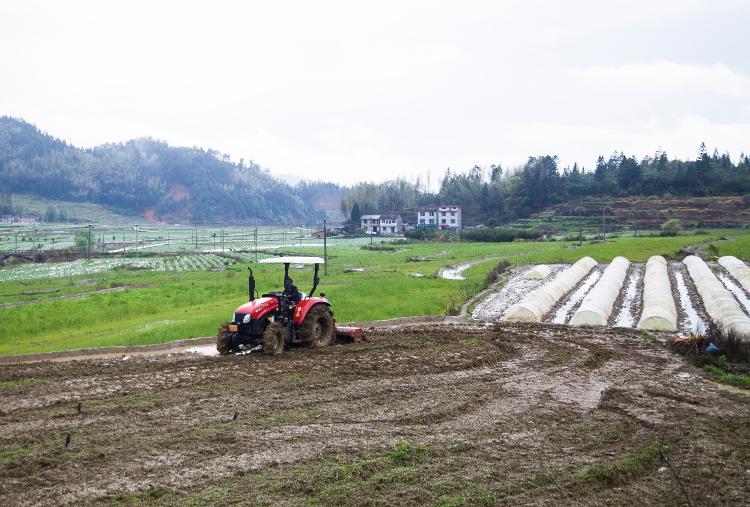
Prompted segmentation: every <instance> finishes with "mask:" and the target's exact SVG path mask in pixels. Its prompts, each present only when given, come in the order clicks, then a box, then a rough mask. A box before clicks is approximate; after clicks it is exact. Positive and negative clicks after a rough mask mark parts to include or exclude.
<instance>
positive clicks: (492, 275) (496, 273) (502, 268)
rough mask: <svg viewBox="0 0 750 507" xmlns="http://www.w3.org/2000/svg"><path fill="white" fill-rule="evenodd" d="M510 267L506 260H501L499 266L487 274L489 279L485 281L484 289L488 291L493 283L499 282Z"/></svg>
mask: <svg viewBox="0 0 750 507" xmlns="http://www.w3.org/2000/svg"><path fill="white" fill-rule="evenodd" d="M509 267H510V262H508V261H506V260H505V259H503V260H501V261H500V262H498V263H497V265H496V266H495V267H494V268H492V271H490V272H489V273H487V277H486V278H485V279H484V288H485V289H486V288H487V287H489V286H490V285H492V284H493V283H495V282H496V281H497V279H498V278H500V275H501V274H503V273H505V272H506V271H508V268H509Z"/></svg>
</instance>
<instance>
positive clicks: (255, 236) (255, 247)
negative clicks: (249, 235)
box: [253, 225, 258, 262]
mask: <svg viewBox="0 0 750 507" xmlns="http://www.w3.org/2000/svg"><path fill="white" fill-rule="evenodd" d="M253 250H254V251H255V262H258V226H257V225H256V226H255V229H253Z"/></svg>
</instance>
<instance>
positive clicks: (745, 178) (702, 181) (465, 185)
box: [341, 144, 750, 225]
mask: <svg viewBox="0 0 750 507" xmlns="http://www.w3.org/2000/svg"><path fill="white" fill-rule="evenodd" d="M748 193H750V157H748V156H746V155H741V156H740V158H739V160H738V162H737V163H733V162H732V160H731V159H730V158H729V155H726V154H722V155H720V154H719V153H718V152H717V151H716V150H714V152H713V154H710V155H709V153H708V151H707V150H706V147H705V145H703V144H702V145H701V146H700V149H699V152H698V157H697V158H696V159H695V160H687V161H686V160H676V159H669V157H668V156H667V154H666V153H664V152H663V151H659V152H657V153H656V155H654V156H653V157H645V158H644V159H643V160H640V161H639V160H637V159H636V158H635V157H632V156H631V157H628V156H626V155H625V154H624V153H614V154H613V155H612V156H610V157H609V159H606V160H605V158H604V157H601V156H600V157H599V158H598V160H597V163H596V167H595V168H594V169H593V170H586V169H585V168H583V167H579V166H578V164H573V166H572V167H564V168H562V169H561V168H560V165H559V161H558V159H557V157H556V156H551V155H543V156H538V157H529V159H528V161H527V162H526V163H525V164H524V165H523V166H521V167H520V168H518V169H516V170H514V171H504V170H503V168H502V167H501V166H500V165H492V166H490V168H489V171H484V170H482V169H481V168H480V167H478V166H474V167H473V168H471V169H470V170H469V171H467V172H465V173H457V172H453V171H451V170H450V169H448V170H447V171H446V173H445V177H444V178H443V180H442V183H441V185H440V190H439V191H438V192H437V193H429V192H425V191H423V190H422V186H421V184H420V182H419V181H416V182H415V183H410V182H406V181H403V180H396V181H390V182H386V183H380V184H373V183H362V184H359V185H355V186H354V187H353V188H351V189H350V190H349V192H348V193H347V195H346V196H345V197H344V199H343V200H342V202H341V206H342V211H343V212H345V213H346V214H347V215H352V212H353V210H354V205H355V204H356V205H357V207H358V212H360V213H363V214H364V213H371V212H387V211H403V210H407V209H409V208H413V207H415V206H419V205H424V204H437V203H446V204H459V205H461V206H462V209H463V221H464V224H466V225H472V224H477V223H483V224H487V225H500V224H503V223H508V222H509V221H513V220H515V219H518V218H526V217H528V216H529V215H531V214H532V213H534V212H537V211H540V210H542V209H544V208H546V207H547V206H550V205H553V204H557V203H560V202H564V201H568V200H571V199H578V198H582V197H593V196H613V197H624V196H631V195H665V194H671V195H675V196H706V195H741V194H748Z"/></svg>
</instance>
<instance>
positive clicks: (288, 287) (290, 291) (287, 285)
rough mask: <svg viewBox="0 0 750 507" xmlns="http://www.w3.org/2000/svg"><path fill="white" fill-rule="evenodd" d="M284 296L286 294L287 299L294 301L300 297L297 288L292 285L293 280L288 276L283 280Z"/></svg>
mask: <svg viewBox="0 0 750 507" xmlns="http://www.w3.org/2000/svg"><path fill="white" fill-rule="evenodd" d="M284 296H286V298H287V299H288V300H289V301H293V302H295V303H296V302H297V301H299V300H300V299H302V295H301V294H300V292H299V289H297V286H296V285H294V281H293V280H292V279H291V278H289V277H287V278H286V279H285V280H284Z"/></svg>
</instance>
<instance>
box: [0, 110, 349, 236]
mask: <svg viewBox="0 0 750 507" xmlns="http://www.w3.org/2000/svg"><path fill="white" fill-rule="evenodd" d="M318 186H320V187H321V188H324V189H325V191H326V193H327V194H328V195H330V193H331V192H334V193H339V194H340V192H341V190H340V189H339V188H338V187H336V186H335V185H334V186H333V187H335V188H333V189H331V188H329V187H330V186H331V185H330V184H317V183H305V184H303V185H300V186H298V187H296V188H295V187H291V186H289V185H288V184H286V183H283V182H281V181H279V180H277V179H275V178H273V177H272V176H271V175H270V174H268V173H267V172H266V171H264V170H262V169H261V168H260V167H259V166H258V165H256V164H253V163H250V164H245V163H244V162H242V161H241V162H240V163H239V164H234V163H231V162H230V161H229V157H228V156H225V155H222V154H221V153H219V152H217V151H215V150H204V149H201V148H178V147H172V146H169V145H167V144H166V143H164V142H162V141H157V140H154V139H150V138H141V139H134V140H132V141H128V142H126V143H119V144H106V145H103V146H98V147H95V148H92V149H85V150H84V149H80V148H77V147H75V146H72V145H70V144H68V143H66V142H64V141H62V140H60V139H56V138H54V137H52V136H50V135H47V134H45V133H42V132H41V131H40V130H39V129H38V128H36V127H35V126H34V125H31V124H29V123H26V122H24V121H22V120H18V119H15V118H10V117H0V192H2V193H5V194H12V193H33V194H37V195H39V196H42V197H47V198H51V199H61V200H72V201H78V202H92V203H97V204H101V205H103V206H106V207H108V208H112V209H115V210H119V211H122V212H124V213H129V214H136V215H142V216H145V217H147V218H154V219H156V220H168V221H171V222H176V221H178V222H191V223H198V224H199V223H219V222H224V223H226V222H231V221H249V220H255V219H257V220H260V221H261V222H263V223H301V222H308V223H311V222H314V221H317V220H319V219H322V218H323V215H324V214H325V213H326V211H329V212H330V211H333V212H338V209H337V208H338V206H337V205H334V206H332V207H328V210H326V209H325V208H326V207H327V206H326V204H323V205H321V201H320V200H319V199H317V197H319V196H320V192H316V189H317V188H318Z"/></svg>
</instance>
